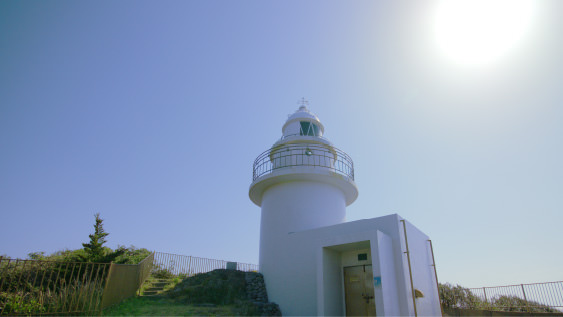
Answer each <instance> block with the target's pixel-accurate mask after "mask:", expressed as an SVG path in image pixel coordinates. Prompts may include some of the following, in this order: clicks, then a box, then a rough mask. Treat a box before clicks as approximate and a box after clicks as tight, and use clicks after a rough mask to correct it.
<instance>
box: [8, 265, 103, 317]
mask: <svg viewBox="0 0 563 317" xmlns="http://www.w3.org/2000/svg"><path fill="white" fill-rule="evenodd" d="M109 266H110V264H106V263H77V262H57V261H35V260H20V259H9V258H2V257H0V315H30V314H34V315H43V314H46V315H52V314H60V313H65V314H79V313H86V314H92V313H94V312H97V311H99V309H100V307H101V306H100V305H101V301H102V294H103V289H104V285H105V282H106V278H107V275H108V272H109Z"/></svg>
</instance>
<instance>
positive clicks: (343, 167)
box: [252, 143, 354, 181]
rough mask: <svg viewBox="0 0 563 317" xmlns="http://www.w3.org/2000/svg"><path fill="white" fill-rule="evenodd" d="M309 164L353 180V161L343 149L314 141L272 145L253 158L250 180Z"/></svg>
mask: <svg viewBox="0 0 563 317" xmlns="http://www.w3.org/2000/svg"><path fill="white" fill-rule="evenodd" d="M296 166H310V167H315V168H322V169H328V170H330V171H332V172H334V173H337V174H340V175H343V176H346V177H348V178H350V179H351V180H354V162H353V161H352V158H351V157H350V156H349V155H348V154H346V153H344V152H343V151H341V150H339V149H337V148H335V147H333V146H331V145H328V144H315V143H290V144H281V145H277V146H273V147H272V148H270V149H269V150H267V151H264V152H263V153H262V154H260V155H258V157H257V158H256V160H254V165H253V167H252V181H255V180H256V179H257V178H259V177H261V176H264V175H267V174H270V173H272V172H274V171H276V170H278V169H283V168H291V167H296Z"/></svg>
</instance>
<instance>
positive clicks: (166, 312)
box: [102, 296, 238, 316]
mask: <svg viewBox="0 0 563 317" xmlns="http://www.w3.org/2000/svg"><path fill="white" fill-rule="evenodd" d="M236 315H238V314H237V309H236V307H235V306H234V305H225V306H215V305H198V304H192V305H189V304H185V303H182V302H181V301H178V300H175V299H172V298H168V297H162V296H158V297H157V296H154V297H133V298H129V299H127V300H125V301H123V302H122V303H121V304H119V305H117V306H114V307H111V308H109V309H106V310H104V311H103V312H102V316H236Z"/></svg>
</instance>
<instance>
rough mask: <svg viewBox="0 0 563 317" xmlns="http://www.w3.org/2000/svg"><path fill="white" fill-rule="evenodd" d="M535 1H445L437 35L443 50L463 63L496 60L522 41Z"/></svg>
mask: <svg viewBox="0 0 563 317" xmlns="http://www.w3.org/2000/svg"><path fill="white" fill-rule="evenodd" d="M535 3H536V2H535V1H534V0H444V1H441V2H440V3H439V4H438V6H437V7H436V11H435V17H434V30H433V31H434V36H435V40H436V42H437V45H438V48H439V49H440V51H441V53H442V54H444V55H445V56H446V57H447V58H448V59H450V60H452V61H454V62H456V63H459V64H463V65H481V64H488V63H491V62H493V61H497V60H499V59H501V58H502V57H503V56H505V55H506V54H507V53H509V52H510V51H511V50H513V49H514V48H515V47H516V46H517V45H518V44H520V42H521V40H522V39H523V37H524V36H525V35H526V33H527V32H528V30H529V28H530V25H531V23H532V18H533V16H534V12H535Z"/></svg>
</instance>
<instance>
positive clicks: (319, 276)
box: [260, 214, 441, 316]
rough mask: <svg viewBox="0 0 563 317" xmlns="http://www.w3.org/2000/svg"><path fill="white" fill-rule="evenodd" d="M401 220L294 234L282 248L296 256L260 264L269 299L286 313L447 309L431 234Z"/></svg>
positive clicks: (432, 311) (396, 312) (430, 312)
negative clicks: (440, 290) (442, 299)
mask: <svg viewBox="0 0 563 317" xmlns="http://www.w3.org/2000/svg"><path fill="white" fill-rule="evenodd" d="M403 221H404V220H403V219H402V218H401V217H400V216H399V215H396V214H394V215H388V216H384V217H379V218H373V219H367V220H359V221H353V222H347V223H342V224H338V225H333V226H327V227H322V228H317V229H312V230H306V231H301V232H295V233H289V234H288V235H287V239H285V241H284V243H283V245H282V246H281V247H283V248H284V249H285V250H283V252H281V254H287V253H286V251H289V250H291V254H292V256H291V257H287V256H284V257H281V256H280V257H279V258H276V259H272V258H270V259H269V261H267V262H266V263H265V265H261V267H260V270H261V272H262V274H263V275H264V278H265V282H266V288H267V290H268V296H269V298H270V300H271V301H273V302H276V303H277V304H279V305H280V308H281V311H282V313H283V314H284V315H334V316H336V315H338V316H342V315H373V314H376V315H379V316H397V315H401V316H407V315H411V316H414V315H415V310H416V314H417V315H421V316H424V315H432V316H438V315H441V308H440V301H439V294H438V287H437V281H436V275H435V271H434V266H433V265H434V262H433V256H432V252H431V246H430V242H429V238H428V236H426V235H425V234H424V233H422V232H421V231H420V230H418V229H417V228H416V227H414V226H413V225H412V224H410V223H409V222H407V221H404V222H403ZM405 229H406V231H405ZM407 243H408V249H409V252H408V253H406V252H407ZM413 288H414V290H413ZM415 290H416V292H415Z"/></svg>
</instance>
